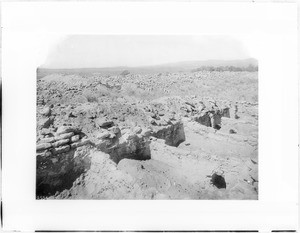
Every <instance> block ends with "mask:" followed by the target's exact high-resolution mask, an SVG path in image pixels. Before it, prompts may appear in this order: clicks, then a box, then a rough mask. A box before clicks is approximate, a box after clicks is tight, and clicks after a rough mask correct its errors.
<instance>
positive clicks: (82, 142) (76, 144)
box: [71, 139, 91, 149]
mask: <svg viewBox="0 0 300 233" xmlns="http://www.w3.org/2000/svg"><path fill="white" fill-rule="evenodd" d="M90 143H91V141H90V140H89V139H84V140H82V141H79V142H74V143H72V144H71V148H72V149H75V148H77V147H80V146H84V145H87V144H90Z"/></svg>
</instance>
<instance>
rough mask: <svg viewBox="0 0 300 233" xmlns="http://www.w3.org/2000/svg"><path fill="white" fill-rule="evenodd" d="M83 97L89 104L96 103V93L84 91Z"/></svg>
mask: <svg viewBox="0 0 300 233" xmlns="http://www.w3.org/2000/svg"><path fill="white" fill-rule="evenodd" d="M83 96H84V97H85V98H86V100H87V101H88V102H89V103H93V102H98V96H97V94H96V93H93V92H91V91H84V93H83Z"/></svg>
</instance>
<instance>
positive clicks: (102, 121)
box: [95, 118, 114, 129]
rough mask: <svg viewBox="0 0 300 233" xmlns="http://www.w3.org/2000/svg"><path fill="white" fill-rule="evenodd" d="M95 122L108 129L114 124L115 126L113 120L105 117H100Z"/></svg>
mask: <svg viewBox="0 0 300 233" xmlns="http://www.w3.org/2000/svg"><path fill="white" fill-rule="evenodd" d="M95 123H96V125H97V126H99V127H100V128H104V129H108V128H111V127H112V126H114V122H113V121H110V120H107V119H105V118H98V119H97V120H96V122H95Z"/></svg>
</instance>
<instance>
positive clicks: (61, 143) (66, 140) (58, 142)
mask: <svg viewBox="0 0 300 233" xmlns="http://www.w3.org/2000/svg"><path fill="white" fill-rule="evenodd" d="M69 141H70V139H62V140H59V141H57V142H54V143H52V146H53V147H59V146H62V145H65V144H67V143H68V142H69Z"/></svg>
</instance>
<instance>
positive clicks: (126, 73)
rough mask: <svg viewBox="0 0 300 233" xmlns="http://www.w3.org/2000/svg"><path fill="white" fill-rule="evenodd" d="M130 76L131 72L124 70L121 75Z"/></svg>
mask: <svg viewBox="0 0 300 233" xmlns="http://www.w3.org/2000/svg"><path fill="white" fill-rule="evenodd" d="M128 74H130V72H129V71H128V70H124V71H123V72H122V73H121V74H120V75H124V76H125V75H128Z"/></svg>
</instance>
